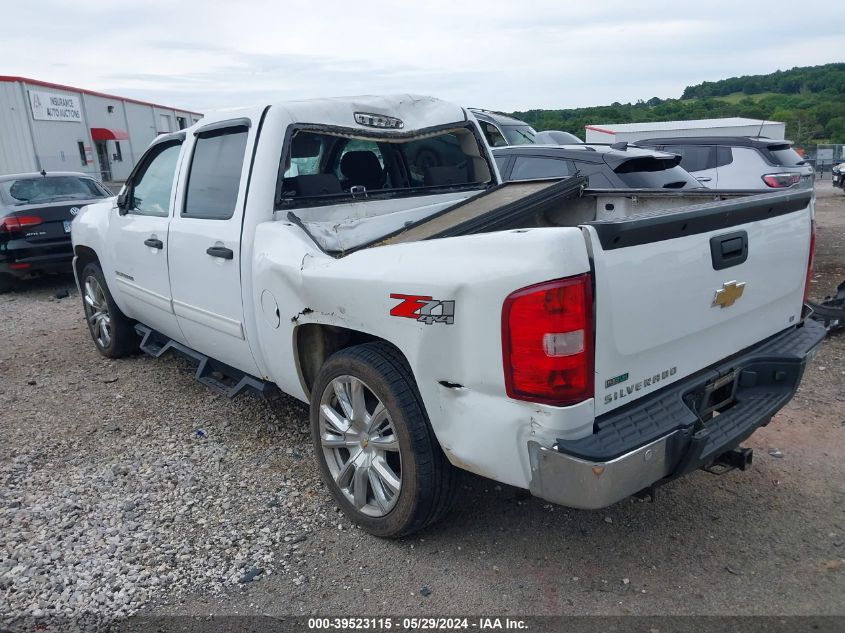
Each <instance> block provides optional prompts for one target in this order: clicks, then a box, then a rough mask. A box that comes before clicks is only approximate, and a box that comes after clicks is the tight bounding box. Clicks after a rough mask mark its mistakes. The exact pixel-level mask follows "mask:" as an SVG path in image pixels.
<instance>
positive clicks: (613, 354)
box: [583, 190, 813, 415]
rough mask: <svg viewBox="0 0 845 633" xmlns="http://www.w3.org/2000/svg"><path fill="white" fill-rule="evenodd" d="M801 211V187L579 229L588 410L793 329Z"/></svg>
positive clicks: (803, 227)
mask: <svg viewBox="0 0 845 633" xmlns="http://www.w3.org/2000/svg"><path fill="white" fill-rule="evenodd" d="M812 214H813V208H812V192H811V191H808V190H802V191H789V192H786V193H778V194H764V195H758V196H751V197H748V198H743V199H741V200H731V201H724V202H715V203H709V204H705V205H699V206H696V207H686V208H685V209H683V210H681V211H677V212H670V213H666V212H661V213H653V214H642V215H636V216H629V217H626V218H619V219H615V220H606V221H596V222H591V223H589V224H586V225H584V227H583V229H584V231H585V232H586V234H587V236H588V241H589V242H590V246H591V250H592V257H593V265H594V275H595V314H596V330H595V337H596V348H595V371H596V383H595V394H596V415H601V414H602V413H605V412H607V411H611V410H613V409H615V408H617V407H620V406H622V405H625V404H627V403H628V402H632V401H633V400H635V399H637V398H639V397H640V396H643V395H645V394H647V393H650V392H653V391H656V390H658V389H660V388H661V387H663V386H665V385H667V384H670V383H671V382H674V381H676V380H678V379H680V378H683V377H685V376H688V375H690V374H692V373H694V372H696V371H698V370H700V369H702V368H704V367H707V366H709V365H712V364H714V363H716V362H718V361H720V360H722V359H724V358H726V357H728V356H731V355H732V354H735V353H736V352H738V351H740V350H742V349H744V348H746V347H749V346H750V345H753V344H754V343H757V342H759V341H761V340H763V339H765V338H767V337H769V336H772V335H773V334H776V333H777V332H780V331H782V330H784V329H786V328H788V327H790V326H792V325H795V324H797V323H798V321H799V319H800V318H801V310H802V297H803V293H804V284H805V281H806V274H807V263H808V262H807V259H808V256H809V250H810V236H811V230H812V229H811V219H812Z"/></svg>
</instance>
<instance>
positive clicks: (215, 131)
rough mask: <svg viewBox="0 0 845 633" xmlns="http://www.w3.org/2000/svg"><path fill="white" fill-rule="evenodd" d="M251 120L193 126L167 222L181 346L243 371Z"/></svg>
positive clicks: (250, 363) (248, 367) (248, 357)
mask: <svg viewBox="0 0 845 633" xmlns="http://www.w3.org/2000/svg"><path fill="white" fill-rule="evenodd" d="M256 127H257V126H254V125H253V124H252V120H251V119H249V118H240V119H234V120H229V121H223V122H217V123H211V124H209V125H207V126H205V127H201V128H199V129H198V130H197V131H196V132H194V134H193V136H192V138H190V139H189V142H190V147H189V149H188V152H189V157H188V159H187V167H186V169H187V173H186V174H185V176H184V177H183V178H180V185H179V189H178V191H177V199H178V210H177V213H176V214H174V218H173V220H172V221H171V223H170V285H171V289H172V292H173V310H174V312H175V313H176V316H177V318H178V321H179V326H180V327H181V329H182V332H183V333H184V335H185V338H186V339H187V343H188V345H189V346H190V347H192V348H193V349H195V350H197V351H199V352H201V353H203V354H206V355H207V356H210V357H212V358H215V359H217V360H219V361H222V362H224V363H226V364H228V365H231V366H233V367H236V368H238V369H240V370H242V371H245V372H247V373H251V374H257V373H259V371H258V368H257V366H256V364H255V360H254V359H253V356H252V353H251V351H250V349H249V344H248V342H247V340H246V333H245V330H244V325H243V321H244V313H243V302H242V300H241V265H242V262H241V225H242V222H243V213H244V204H245V199H246V192H247V186H248V185H247V183H248V179H249V171H250V163H251V160H250V158H251V156H252V152H251V151H250V150H249V149H248V148H251V147H252V146H253V143H254V142H255V134H256Z"/></svg>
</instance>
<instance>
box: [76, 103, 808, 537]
mask: <svg viewBox="0 0 845 633" xmlns="http://www.w3.org/2000/svg"><path fill="white" fill-rule="evenodd" d="M813 232H814V230H813V201H812V191H810V190H798V191H792V190H787V191H786V192H783V193H774V194H764V195H752V194H751V193H749V192H728V193H721V192H718V191H713V190H704V191H697V190H677V189H674V190H658V191H651V190H626V191H620V190H607V191H597V190H589V189H588V190H584V180H583V179H582V178H580V177H578V176H575V177H572V178H568V179H564V180H536V181H524V182H512V183H507V184H502V183H500V180H499V176H498V171H497V168H496V165H495V162H494V161H493V159H492V157H491V154H490V151H489V148H488V147H487V145H486V144H485V142H484V140H483V137H482V135H481V132H480V129H479V128H478V125H477V123H476V121H475V119H474V117H473V115H472V114H471V113H470V112H468V111H467V110H465V109H464V108H461V107H458V106H455V105H452V104H449V103H445V102H443V101H439V100H436V99H431V98H426V97H416V96H408V95H402V96H393V97H361V98H350V99H326V100H314V101H300V102H290V103H283V104H278V105H270V106H266V107H259V108H254V109H247V110H242V111H237V112H227V113H225V114H219V115H216V116H210V117H207V118H206V119H203V120H202V121H201V122H199V123H198V124H196V125H195V126H193V127H191V128H188V129H186V130H183V131H181V132H178V133H176V134H169V135H165V136H160V137H159V138H157V139H156V140H155V141H154V142H153V144H152V145H151V146H150V147H149V149H148V150H147V152H146V153H145V154H144V156H143V157H142V158H141V160H140V161H139V163H138V164H137V166H136V167H135V169H134V171H133V172H132V175H131V176H130V178H129V179H128V181H127V182H126V185H125V187H124V188H123V190H122V191H121V193H120V195H119V196H118V197H117V198H116V199H111V200H109V201H108V202H103V203H100V204H93V205H90V206H88V207H86V208H85V209H84V210H83V211H82V212H81V213H80V214H79V216H78V217H77V218H76V219H75V221H74V222H73V229H72V237H73V247H74V254H75V259H74V270H75V272H76V277H77V282H78V285H79V287H80V292H81V294H82V296H83V298H84V309H85V315H86V318H87V322H88V324H89V327H90V329H91V335H92V338H93V339H94V342H95V344H96V346H97V348H98V349H99V350H100V352H101V353H103V354H104V355H106V356H108V357H118V356H124V355H127V354H130V353H133V352H136V351H137V350H138V348H139V347H140V349H142V350H143V351H145V352H147V353H150V354H153V355H156V356H159V355H161V354H164V353H166V352H169V351H175V352H179V353H182V354H184V355H186V356H188V357H190V358H193V359H195V360H196V362H197V370H196V375H197V378H199V379H200V380H202V381H204V382H206V383H208V384H209V385H211V386H213V387H215V388H218V389H223V390H225V391H226V392H227V393H228V394H229V395H235V394H237V393H239V392H241V391H242V390H244V389H252V390H256V391H259V392H263V393H267V392H268V391H270V390H271V389H272V390H275V389H276V387H278V389H280V390H281V391H283V392H286V393H288V394H291V395H292V396H294V397H296V398H298V399H301V400H303V401H306V402H310V406H311V409H310V417H311V428H312V433H313V441H314V447H315V452H316V456H317V461H318V465H319V468H320V470H321V473H322V476H323V479H324V480H325V483H326V486H327V487H328V489H329V490H330V491H331V493H332V494H333V496H334V497H335V499H336V500H337V502H338V503H339V505H340V506H341V507H342V508H343V510H344V511H345V512H346V513H347V514H348V515H349V516H350V518H352V519H353V520H354V521H356V522H357V523H358V524H360V525H361V526H363V527H364V528H365V529H366V530H368V531H370V532H371V533H373V534H376V535H381V536H399V535H403V534H408V533H411V532H413V531H414V530H417V529H420V528H422V527H424V526H426V525H428V524H430V523H432V522H433V521H435V520H437V519H438V518H440V517H442V516H443V515H444V514H445V513H446V511H447V510H448V508H449V506H450V503H451V501H452V499H453V496H454V491H455V488H456V469H465V470H468V471H471V472H473V473H477V474H479V475H483V476H485V477H489V478H491V479H494V480H497V481H499V482H503V483H506V484H510V485H512V486H517V487H520V488H525V489H528V490H530V491H531V492H532V493H533V494H534V495H536V496H538V497H541V498H543V499H546V500H548V501H551V502H554V503H559V504H563V505H567V506H572V507H576V508H599V507H604V506H607V505H610V504H612V503H615V502H617V501H619V500H621V499H623V498H626V497H628V496H630V495H632V494H637V493H642V492H644V491H650V490H652V489H653V487H654V486H655V485H658V484H661V483H664V482H666V481H670V480H672V479H674V478H676V477H679V476H680V475H683V474H684V473H687V472H690V471H691V470H694V469H696V468H701V467H704V468H711V469H713V468H716V467H739V468H742V469H744V468H745V466H747V465H748V463H749V461H750V455H749V453H748V451H747V450H741V449H739V448H738V447H739V444H740V442H741V441H743V440H744V439H745V438H747V437H748V436H749V435H750V434H751V433H752V432H753V431H754V430H755V429H756V428H758V427H760V426H762V425H765V424H767V423H768V422H769V420H770V419H771V417H772V415H773V414H774V413H775V412H776V411H778V410H779V409H780V408H781V407H782V406H783V405H784V404H785V403H786V402H788V401H789V399H790V398H791V397H792V395H793V394H794V392H795V390H796V389H797V387H798V384H799V382H800V380H801V376H802V373H803V370H804V366H805V363H806V360H807V357H808V355H809V354H810V353H811V352H812V350H813V349H814V348H815V346H816V345H817V344H818V343H819V342H820V340H821V339H822V338H823V336H824V330H823V328H821V326H819V325H816V324H815V323H814V322H813V321H811V320H804V318H803V316H804V309H803V300H802V298H803V297H805V293H806V289H807V283H808V278H809V275H810V271H811V267H812V256H811V253H812V250H813Z"/></svg>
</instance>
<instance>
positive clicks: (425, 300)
mask: <svg viewBox="0 0 845 633" xmlns="http://www.w3.org/2000/svg"><path fill="white" fill-rule="evenodd" d="M390 298H391V299H400V302H399V303H398V304H397V305H395V306H393V308H391V310H390V316H396V317H404V318H406V319H414V321H419V322H421V323H425V324H426V325H431V324H432V323H445V324H446V325H452V324H453V323H454V322H455V302H454V301H441V300H440V299H432V298H431V297H424V296H422V295H402V294H391V295H390Z"/></svg>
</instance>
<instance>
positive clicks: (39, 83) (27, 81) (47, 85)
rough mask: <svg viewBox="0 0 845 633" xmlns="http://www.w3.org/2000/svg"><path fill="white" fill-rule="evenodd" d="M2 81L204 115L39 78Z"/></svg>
mask: <svg viewBox="0 0 845 633" xmlns="http://www.w3.org/2000/svg"><path fill="white" fill-rule="evenodd" d="M0 82H7V83H11V82H20V83H24V84H30V85H33V86H41V87H42V88H54V89H56V90H67V91H69V92H81V93H82V94H86V95H91V96H94V97H103V98H104V99H114V100H116V101H126V102H128V103H138V104H140V105H145V106H152V107H154V108H160V109H162V110H175V111H177V112H186V113H188V114H196V115H202V112H194V111H192V110H185V109H183V108H174V107H173V106H165V105H160V104H158V103H152V102H150V101H141V100H140V99H131V98H129V97H118V96H116V95H110V94H107V93H105V92H97V91H95V90H87V89H85V88H74V87H73V86H65V85H63V84H54V83H51V82H49V81H41V80H39V79H28V78H26V77H10V76H7V75H0Z"/></svg>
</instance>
